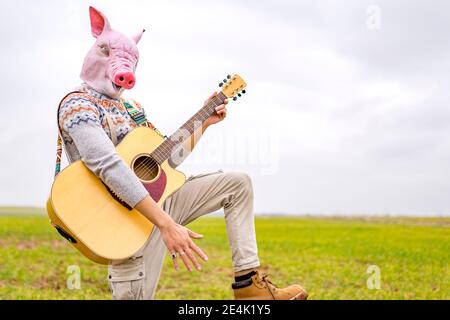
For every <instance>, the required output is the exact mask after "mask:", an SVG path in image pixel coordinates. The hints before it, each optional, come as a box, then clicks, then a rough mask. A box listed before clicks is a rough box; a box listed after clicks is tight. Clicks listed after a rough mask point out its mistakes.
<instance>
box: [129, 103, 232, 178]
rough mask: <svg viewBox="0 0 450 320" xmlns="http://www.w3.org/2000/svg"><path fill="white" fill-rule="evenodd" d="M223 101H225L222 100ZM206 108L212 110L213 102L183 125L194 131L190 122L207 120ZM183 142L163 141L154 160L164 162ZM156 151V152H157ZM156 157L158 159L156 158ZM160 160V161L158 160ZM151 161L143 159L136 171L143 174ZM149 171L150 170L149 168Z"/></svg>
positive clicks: (154, 154)
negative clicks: (144, 168)
mask: <svg viewBox="0 0 450 320" xmlns="http://www.w3.org/2000/svg"><path fill="white" fill-rule="evenodd" d="M217 100H218V102H219V103H221V101H220V99H217ZM222 103H223V102H222ZM213 105H214V108H215V107H216V103H215V102H213ZM206 110H208V111H209V112H211V111H212V108H211V104H209V105H206V106H205V107H203V108H202V109H200V111H199V112H197V114H196V115H194V116H193V117H192V118H191V119H190V120H188V121H187V122H186V123H185V124H184V125H183V126H182V127H185V128H186V127H187V128H189V131H193V130H194V129H195V128H193V127H192V126H191V125H190V123H191V122H192V120H200V121H202V122H203V121H204V120H206V119H207V117H208V116H209V115H208V113H207V112H206ZM182 142H184V141H180V142H175V143H174V141H173V140H166V141H165V142H163V143H162V144H161V145H160V146H158V148H156V149H155V150H154V151H153V152H152V154H153V156H154V157H153V158H154V159H153V160H156V161H157V162H164V158H166V157H167V156H168V155H169V154H170V153H171V152H172V150H173V148H174V147H176V146H177V145H178V144H179V143H182ZM167 144H171V145H170V146H167ZM155 151H156V153H155ZM159 152H161V153H162V154H161V156H162V157H160V154H159ZM155 158H156V159H155ZM158 160H159V161H158ZM151 162H153V161H151V159H147V160H146V161H142V163H141V164H139V165H138V166H137V167H136V168H135V171H136V172H137V173H139V174H141V173H145V171H142V170H141V169H142V168H143V167H148V165H149V164H150V163H151ZM155 166H156V165H153V166H152V167H151V168H150V170H153V169H154V167H155ZM139 170H140V171H139ZM147 171H148V170H147ZM147 173H148V172H147Z"/></svg>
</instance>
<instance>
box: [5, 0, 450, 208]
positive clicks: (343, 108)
mask: <svg viewBox="0 0 450 320" xmlns="http://www.w3.org/2000/svg"><path fill="white" fill-rule="evenodd" d="M89 5H94V6H95V7H96V8H97V9H99V10H100V11H102V12H103V13H105V14H106V16H107V17H108V18H109V21H110V23H111V25H112V27H113V28H114V29H116V30H119V31H123V32H124V33H127V34H134V33H136V32H137V31H139V30H140V29H141V28H145V29H146V30H147V32H146V33H145V34H144V36H143V38H142V40H141V42H140V44H139V49H140V56H141V58H140V62H139V66H138V71H137V74H136V76H137V84H136V86H135V88H134V89H133V90H132V91H130V92H128V93H127V96H128V97H133V98H135V99H136V100H138V101H140V102H141V104H143V105H144V107H145V109H146V112H147V114H148V116H149V118H150V120H151V121H152V122H153V123H154V124H155V125H156V126H157V127H158V128H159V129H160V130H161V131H163V132H165V133H166V134H168V135H169V134H170V133H171V132H173V131H175V130H176V129H177V128H178V126H179V125H181V124H182V123H183V122H184V121H185V120H186V119H187V118H188V117H189V116H190V115H192V114H193V113H194V112H196V111H197V110H198V108H199V107H200V106H201V104H202V103H203V101H204V100H205V99H206V98H207V96H208V95H209V94H210V93H211V92H212V91H214V90H217V84H218V82H220V80H221V79H222V78H223V77H224V76H225V75H227V74H228V73H234V72H238V73H239V74H241V75H242V77H244V78H245V80H246V81H247V83H248V94H247V95H246V96H245V97H244V98H242V99H241V100H240V101H237V102H236V103H233V104H231V103H230V105H229V116H228V117H227V119H226V121H225V122H223V123H221V124H220V125H217V126H215V127H213V128H211V129H208V131H207V132H206V134H205V136H204V137H203V139H202V141H201V142H200V143H199V146H198V148H197V149H196V150H195V152H194V154H192V155H191V157H190V158H188V160H187V161H186V162H185V163H184V164H183V165H182V166H181V169H183V170H184V171H186V172H187V173H189V174H191V173H199V172H208V171H213V170H217V169H223V170H227V171H230V170H237V171H245V172H248V173H249V174H250V175H251V177H252V178H253V181H254V186H255V201H256V203H255V206H256V211H257V212H259V213H291V214H296V213H302V214H411V215H413V214H414V215H450V197H449V193H450V179H449V178H450V139H449V138H450V106H449V103H448V101H449V98H450V90H449V88H448V87H449V84H450V81H449V80H450V72H449V71H450V63H449V54H450V45H449V44H450V41H449V40H450V28H449V27H450V26H449V25H450V2H448V1H445V0H442V1H439V0H428V1H425V0H421V1H418V0H403V1H400V0H389V1H387V0H386V1H378V0H371V1H365V0H335V1H331V0H330V1H320V0H319V1H318V0H308V1H306V0H304V1H301V0H297V1H280V0H277V1H275V0H273V1H233V0H228V1H193V0H191V1H56V0H55V1H31V0H29V1H18V0H15V1H5V0H1V2H0V40H1V48H2V50H1V59H0V70H1V72H2V76H1V77H0V88H1V89H0V90H1V94H2V104H1V110H2V118H1V119H2V122H1V123H2V125H1V129H2V130H1V131H2V133H1V135H0V150H1V158H0V165H1V167H0V180H1V185H0V205H32V206H44V203H45V201H46V198H47V196H48V193H49V189H50V186H51V183H52V177H53V171H54V160H55V143H56V134H57V131H56V108H57V104H58V102H59V100H60V99H61V98H62V97H63V96H64V95H65V94H66V93H67V92H69V91H70V90H72V89H73V88H74V87H75V86H76V85H78V84H79V83H80V79H79V73H80V70H81V65H82V62H83V58H84V56H85V54H86V53H87V51H88V50H89V48H90V47H91V46H92V45H93V42H94V39H93V38H92V36H91V33H90V26H89V17H88V6H89Z"/></svg>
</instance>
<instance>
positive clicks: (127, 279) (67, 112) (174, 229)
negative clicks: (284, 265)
mask: <svg viewBox="0 0 450 320" xmlns="http://www.w3.org/2000/svg"><path fill="white" fill-rule="evenodd" d="M89 14H90V22H91V32H92V35H93V36H94V37H95V38H96V41H95V44H94V45H93V47H92V48H91V49H90V51H89V52H88V54H87V56H86V57H85V60H84V64H83V68H82V72H81V79H82V80H83V84H82V85H81V86H80V87H79V88H77V89H76V91H75V92H73V93H71V94H69V95H67V96H66V97H65V98H64V99H63V101H62V102H61V104H60V108H59V112H58V122H59V123H58V124H59V126H60V129H61V135H62V138H63V141H64V147H65V150H66V154H67V156H68V159H69V161H70V162H73V161H76V160H82V161H83V162H84V163H85V165H86V166H87V167H88V168H89V169H90V170H91V171H92V172H93V173H94V174H95V175H96V176H98V177H99V178H100V179H101V180H102V181H103V182H104V183H105V184H106V185H107V186H108V187H109V188H110V189H111V190H112V191H113V192H114V193H116V194H117V196H118V197H119V198H121V199H122V200H123V201H125V202H126V203H127V204H128V205H129V206H130V207H132V208H136V209H137V210H138V211H139V212H140V213H141V214H142V215H144V216H145V217H146V218H147V219H149V220H150V221H151V222H152V223H153V224H154V225H155V227H156V228H154V230H153V232H152V234H151V236H150V238H149V239H148V241H147V243H146V245H145V246H144V247H143V248H142V249H141V250H139V252H137V253H136V254H135V255H134V256H133V257H131V258H130V259H127V260H125V261H117V262H114V263H112V264H110V265H109V268H108V278H109V287H110V289H111V293H112V297H113V299H153V298H154V295H155V289H156V287H157V283H158V280H159V277H160V273H161V269H162V265H163V260H164V255H165V252H166V251H169V253H170V254H171V255H172V259H173V264H174V267H175V268H176V269H178V268H179V265H180V264H181V262H182V263H183V264H184V265H185V267H186V268H187V269H188V270H189V271H192V270H193V269H194V268H195V269H197V270H199V271H200V270H201V264H200V263H199V261H200V260H203V261H207V260H208V257H207V256H206V254H205V253H204V252H203V251H202V249H200V248H199V247H198V246H197V245H196V244H195V243H194V242H193V239H199V238H202V235H200V234H198V233H196V232H194V231H192V230H190V229H188V228H186V227H185V225H186V224H188V223H190V222H192V221H193V220H195V219H197V218H198V217H200V216H203V215H205V214H208V213H210V212H213V211H216V210H219V209H220V208H223V209H224V212H225V221H226V229H227V236H228V240H229V244H230V248H231V254H232V263H233V269H234V273H235V279H234V282H233V283H232V288H233V292H234V296H235V298H236V299H258V300H260V299H283V300H289V299H290V300H304V299H306V298H307V296H308V294H307V293H306V291H305V290H304V289H303V288H302V287H301V286H300V285H291V286H288V287H286V288H277V287H276V286H275V285H274V284H273V283H272V282H271V281H270V280H269V279H268V277H267V275H264V274H262V273H261V271H260V270H259V267H260V263H259V258H258V250H257V243H256V235H255V227H254V213H253V190H252V182H251V180H250V178H249V176H248V175H246V174H244V173H238V172H229V173H224V172H221V171H218V172H213V173H209V174H202V175H198V176H194V177H191V178H189V179H188V180H187V181H186V183H185V184H184V185H183V186H182V187H181V188H180V189H179V190H178V191H177V192H176V193H174V194H173V195H172V196H171V197H170V198H168V199H167V200H166V201H165V203H164V205H163V207H162V208H160V207H159V206H158V205H157V204H156V203H155V201H154V200H153V199H152V198H151V197H150V195H149V193H148V191H147V190H146V189H145V187H144V186H143V185H142V183H141V182H140V180H139V179H138V178H137V176H136V175H135V174H134V172H133V171H132V170H131V169H130V168H129V167H128V166H127V165H126V164H125V162H124V161H122V159H121V158H120V156H119V155H118V154H117V153H116V150H115V146H116V145H117V144H118V143H119V142H120V141H121V140H122V139H123V138H124V137H125V136H126V135H127V133H129V132H130V131H131V130H133V129H134V128H136V127H137V126H138V124H137V123H136V122H135V121H134V119H133V117H131V116H130V114H129V113H128V111H127V108H126V107H125V105H124V103H129V104H132V105H133V106H134V107H135V108H136V109H137V110H138V111H139V112H142V114H143V115H144V110H143V109H142V107H141V106H140V105H139V104H138V103H136V102H134V101H132V100H127V101H125V100H124V99H122V98H121V95H122V93H123V92H124V90H127V89H132V88H133V86H134V85H135V83H136V78H135V70H136V66H137V63H138V59H139V52H138V49H137V46H136V45H137V44H138V42H139V40H140V39H141V37H142V34H143V32H144V31H142V32H140V33H138V34H137V35H135V36H132V37H128V36H125V35H123V34H122V33H119V32H117V31H115V30H113V29H112V28H111V26H110V24H109V22H108V20H107V19H106V17H105V15H103V14H102V13H101V12H100V11H98V10H96V9H95V8H92V7H90V8H89ZM214 95H215V94H213V95H212V96H211V97H210V98H209V99H208V100H207V102H208V101H209V100H210V99H212V98H213V97H214ZM226 104H227V101H225V102H224V104H222V105H220V106H218V107H216V113H215V114H213V115H211V116H210V117H209V118H208V119H207V120H206V121H205V122H204V123H203V126H202V128H201V133H203V132H204V131H205V130H206V129H207V128H208V127H209V126H210V125H213V124H216V123H218V122H220V121H222V120H223V119H224V118H225V117H226V113H227V110H226ZM148 125H149V126H151V124H149V123H148ZM153 128H154V127H153ZM155 130H156V129H155ZM201 133H200V136H201ZM190 140H191V141H190V143H191V146H192V147H193V146H194V145H195V144H196V142H197V141H198V138H197V137H196V139H194V138H193V137H191V138H190ZM186 154H187V153H186ZM212 263H214V262H212Z"/></svg>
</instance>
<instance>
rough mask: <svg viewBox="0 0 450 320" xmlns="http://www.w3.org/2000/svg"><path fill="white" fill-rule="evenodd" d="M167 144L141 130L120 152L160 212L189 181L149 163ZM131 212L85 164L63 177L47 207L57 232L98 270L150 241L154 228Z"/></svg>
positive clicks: (131, 135)
mask: <svg viewBox="0 0 450 320" xmlns="http://www.w3.org/2000/svg"><path fill="white" fill-rule="evenodd" d="M163 142H164V138H163V137H161V136H160V135H159V134H158V133H157V132H155V131H154V130H153V129H150V128H147V127H138V128H136V129H134V130H133V131H132V132H130V133H129V134H128V135H127V136H126V137H125V138H124V139H123V140H122V142H121V143H120V144H118V145H117V147H116V150H117V152H118V154H119V155H120V156H121V158H122V159H123V160H124V161H125V163H126V164H127V165H128V166H130V168H131V169H132V170H133V171H134V172H135V174H136V175H137V176H138V178H139V179H140V180H141V182H142V183H143V185H144V186H145V188H146V189H147V190H148V191H149V194H150V195H151V197H152V198H153V199H154V200H155V202H157V203H158V205H160V206H161V205H162V204H163V202H164V201H165V200H166V199H167V198H168V197H169V196H170V195H171V194H172V193H174V192H175V191H176V190H178V189H179V188H180V187H181V186H182V185H183V184H184V182H185V180H186V177H185V175H184V174H183V173H181V172H179V171H177V170H175V169H173V168H172V167H170V166H169V164H168V161H167V160H166V161H164V162H162V163H161V164H158V163H156V162H155V161H153V159H152V158H150V154H151V153H152V152H153V151H154V150H155V149H156V148H157V147H158V146H159V145H161V144H162V143H163ZM130 209H131V208H129V207H128V206H127V205H126V204H125V203H123V202H122V201H121V200H120V199H118V198H117V197H116V196H115V195H114V194H113V193H112V192H111V191H110V190H109V189H108V188H107V187H106V186H105V184H103V182H102V181H101V180H100V179H99V178H97V177H96V176H95V175H94V174H93V173H92V172H91V171H90V170H89V169H88V168H87V167H86V166H85V165H84V163H83V162H82V161H76V162H74V163H72V164H71V165H70V166H68V167H67V168H65V169H64V170H63V171H61V173H60V174H59V175H58V177H57V178H56V180H55V182H54V183H53V186H52V189H51V193H50V197H49V199H48V202H47V212H48V215H49V217H50V220H51V221H52V223H53V224H54V225H55V227H56V228H57V229H58V231H59V232H60V233H62V234H63V235H64V236H65V237H66V238H68V240H69V241H70V242H71V243H72V244H73V246H74V247H75V248H76V249H78V250H79V251H80V252H81V253H82V254H83V255H84V256H86V257H87V258H89V259H90V260H92V261H94V262H97V263H100V264H109V263H110V262H112V261H120V260H124V259H127V258H129V257H131V256H132V255H133V254H135V253H136V252H137V251H138V250H139V249H140V248H141V247H142V246H143V245H144V244H145V243H146V241H147V239H148V238H149V236H150V233H151V232H152V230H153V224H152V223H151V222H150V221H149V220H148V219H147V218H145V217H144V216H143V215H142V214H141V213H139V212H138V211H137V210H136V209H132V210H130Z"/></svg>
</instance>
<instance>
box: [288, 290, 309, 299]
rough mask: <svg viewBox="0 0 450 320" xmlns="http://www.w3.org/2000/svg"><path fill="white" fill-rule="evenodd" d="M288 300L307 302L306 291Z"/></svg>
mask: <svg viewBox="0 0 450 320" xmlns="http://www.w3.org/2000/svg"><path fill="white" fill-rule="evenodd" d="M290 300H308V293H307V292H306V291H303V292H300V293H299V294H297V295H296V296H294V297H293V298H291V299H290Z"/></svg>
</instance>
